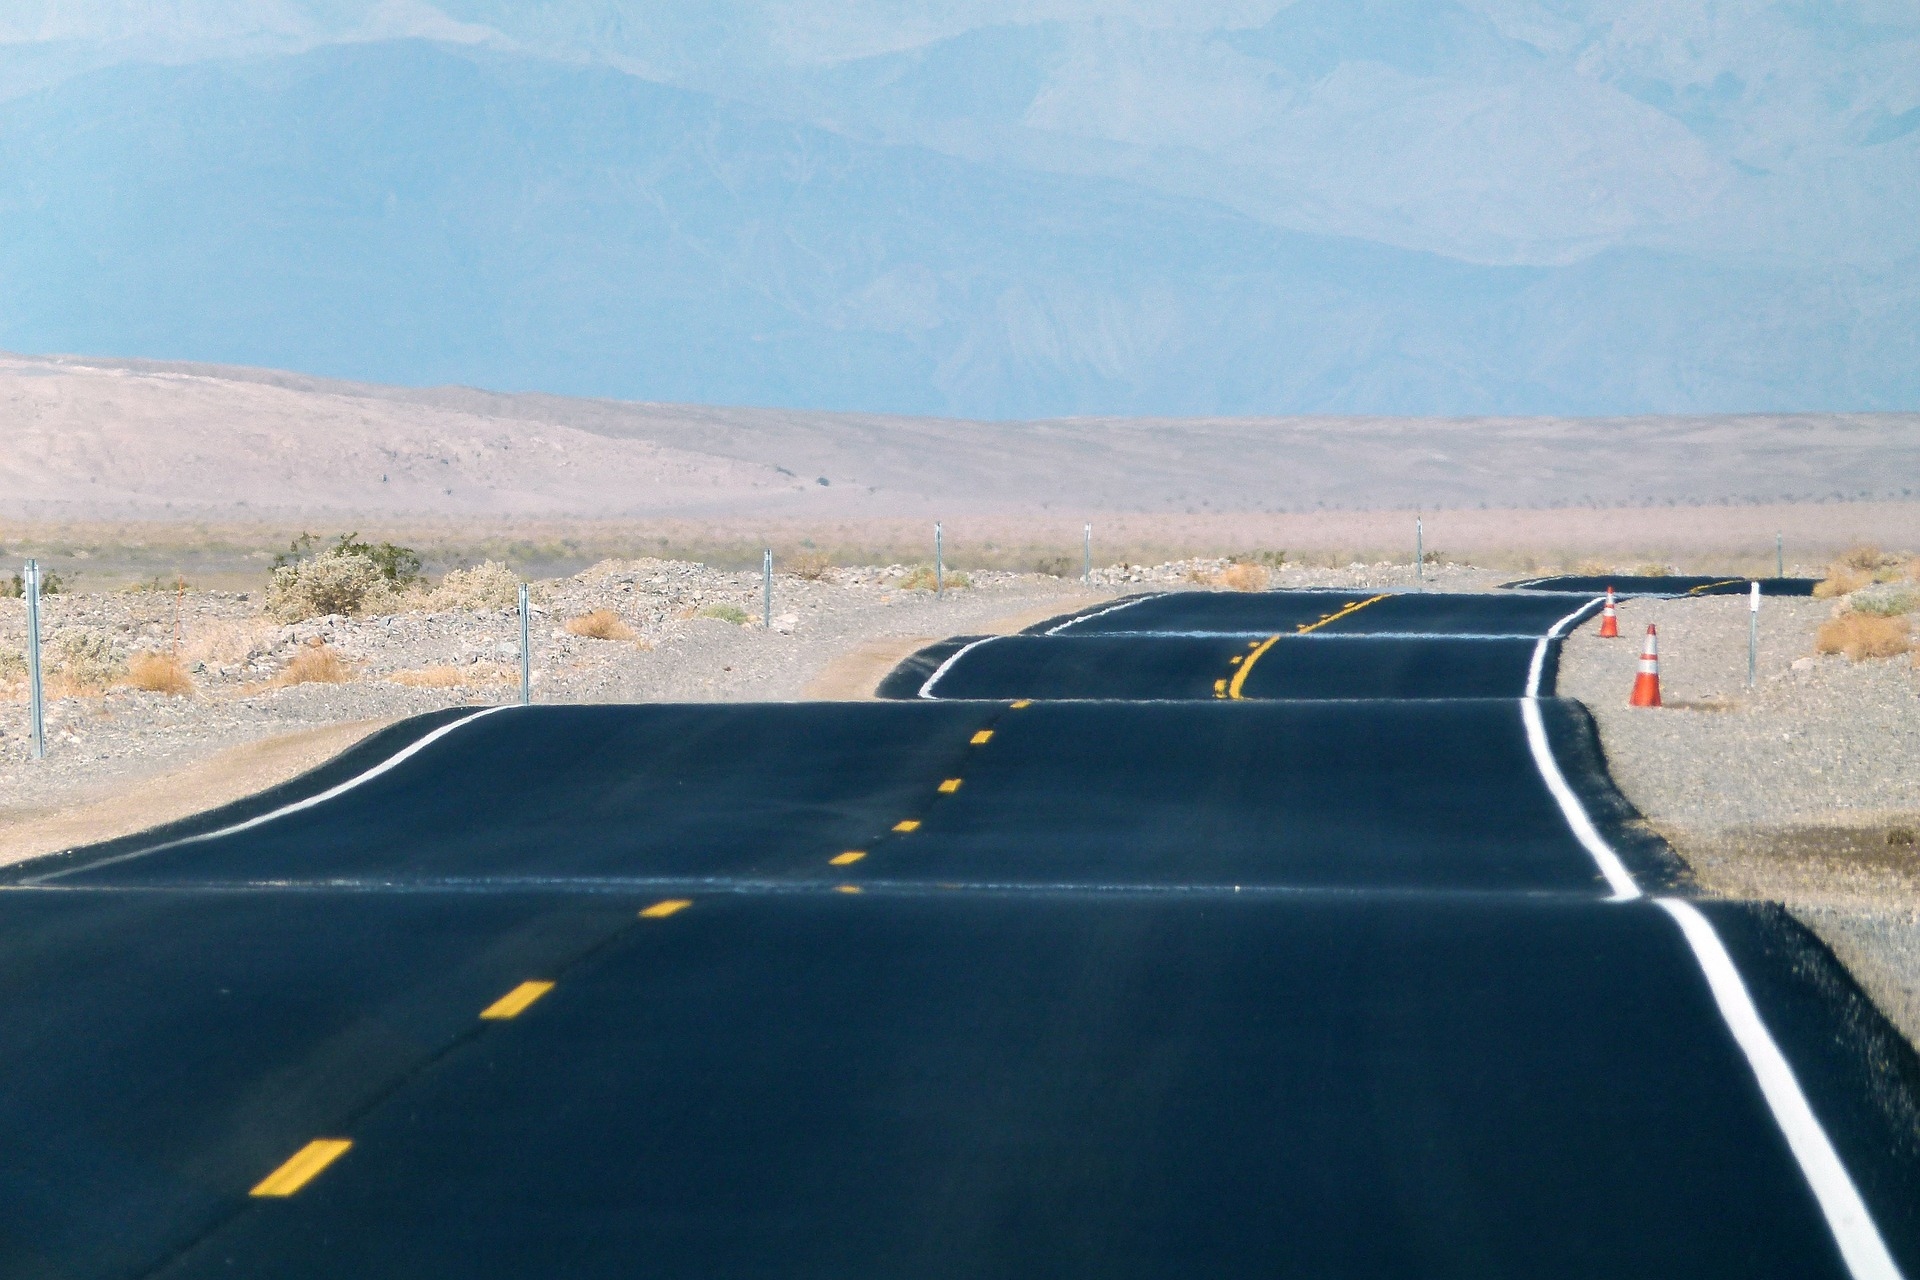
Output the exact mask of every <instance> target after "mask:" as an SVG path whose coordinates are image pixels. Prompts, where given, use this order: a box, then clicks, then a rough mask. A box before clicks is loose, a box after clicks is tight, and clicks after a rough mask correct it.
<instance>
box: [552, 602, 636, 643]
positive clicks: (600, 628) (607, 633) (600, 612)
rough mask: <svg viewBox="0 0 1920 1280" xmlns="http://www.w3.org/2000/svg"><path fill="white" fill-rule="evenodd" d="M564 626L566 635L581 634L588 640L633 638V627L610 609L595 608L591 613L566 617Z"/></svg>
mask: <svg viewBox="0 0 1920 1280" xmlns="http://www.w3.org/2000/svg"><path fill="white" fill-rule="evenodd" d="M565 626H566V631H567V634H568V635H570V636H582V637H585V638H586V639H588V640H631V639H633V628H632V627H629V626H628V625H627V624H626V623H625V622H622V621H621V620H620V615H619V614H617V613H615V612H614V611H613V610H611V609H595V610H594V611H593V612H592V613H583V614H581V615H580V616H579V617H577V618H568V619H567V621H566V623H565Z"/></svg>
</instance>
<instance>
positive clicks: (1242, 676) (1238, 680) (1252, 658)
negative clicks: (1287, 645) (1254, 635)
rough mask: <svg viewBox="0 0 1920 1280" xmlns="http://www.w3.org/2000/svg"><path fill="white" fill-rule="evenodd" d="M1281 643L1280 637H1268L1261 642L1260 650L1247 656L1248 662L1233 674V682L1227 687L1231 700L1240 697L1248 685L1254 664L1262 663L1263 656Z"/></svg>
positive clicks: (1242, 664) (1257, 649)
mask: <svg viewBox="0 0 1920 1280" xmlns="http://www.w3.org/2000/svg"><path fill="white" fill-rule="evenodd" d="M1279 642H1280V637H1279V636H1268V637H1267V638H1266V639H1265V640H1264V641H1262V642H1261V644H1260V645H1259V647H1258V648H1256V649H1254V651H1253V652H1252V653H1250V654H1248V655H1247V660H1246V661H1245V662H1243V663H1241V664H1240V667H1239V669H1238V670H1236V671H1235V672H1234V673H1233V682H1232V683H1231V684H1229V685H1228V686H1227V696H1228V697H1229V698H1237V697H1239V696H1240V690H1241V689H1242V688H1243V687H1244V686H1245V685H1246V683H1247V673H1248V672H1250V671H1252V670H1253V664H1254V663H1256V662H1258V661H1260V658H1261V656H1262V655H1263V654H1265V653H1266V651H1267V650H1269V649H1271V648H1273V646H1274V645H1276V644H1278V643H1279Z"/></svg>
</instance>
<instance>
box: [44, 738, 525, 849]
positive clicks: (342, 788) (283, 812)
mask: <svg viewBox="0 0 1920 1280" xmlns="http://www.w3.org/2000/svg"><path fill="white" fill-rule="evenodd" d="M507 709H508V707H506V706H499V707H488V708H486V709H485V710H484V711H476V712H474V713H473V714H472V715H470V716H461V717H460V718H459V719H458V720H455V721H454V722H453V723H451V724H443V725H441V726H440V727H439V728H438V729H435V730H434V731H433V732H432V733H429V734H426V735H425V736H424V737H422V738H421V739H420V740H419V741H417V742H414V743H411V744H410V745H408V746H407V747H406V749H404V750H402V751H396V752H395V753H394V754H392V755H390V756H388V757H387V758H386V759H385V760H382V761H381V762H380V763H379V764H377V765H375V766H373V768H371V769H369V770H367V771H366V772H365V773H362V774H356V775H355V776H354V777H351V778H348V779H347V780H346V781H345V782H342V783H340V784H339V785H338V786H335V787H329V788H328V789H327V790H325V791H322V792H321V793H320V794H318V795H312V796H308V797H307V798H306V799H305V800H296V801H294V802H293V803H292V804H289V805H282V806H281V807H280V808H278V809H275V810H273V811H271V812H269V813H263V814H261V815H259V816H258V817H254V818H248V819H247V820H246V821H245V822H236V823H234V824H233V825H232V826H230V827H222V828H220V829H219V830H218V831H207V832H202V833H201V834H200V835H197V836H182V837H181V838H180V839H178V840H169V841H167V842H166V843H165V844H156V845H150V846H149V847H147V848H145V849H135V850H134V851H133V852H131V853H123V854H120V855H118V856H116V857H112V858H103V859H101V860H100V861H99V862H89V863H85V864H83V865H80V866H74V867H64V868H62V869H61V870H59V871H50V872H48V873H47V874H46V875H43V876H33V877H31V878H30V879H26V880H23V881H21V883H22V884H44V883H45V882H46V881H49V880H58V879H59V878H60V877H61V876H66V875H72V874H74V873H76V872H80V871H92V870H95V869H96V868H99V867H110V866H113V865H114V864H115V863H120V862H127V861H129V860H131V859H134V858H144V857H146V856H147V855H148V854H150V853H159V852H161V851H163V850H166V849H178V848H179V847H180V846H182V845H188V844H200V843H202V842H204V841H207V840H218V839H220V838H221V837H223V836H231V835H237V834H239V833H240V832H242V831H251V830H252V829H253V828H255V827H258V826H261V825H263V824H265V823H268V822H272V821H273V820H274V819H276V818H284V817H286V816H287V815H288V814H290V813H299V812H300V811H301V810H302V809H311V808H313V807H314V806H315V805H318V804H325V803H326V802H327V801H329V800H331V799H333V798H334V797H335V796H340V795H345V794H346V793H347V792H349V791H351V790H353V789H354V788H355V787H357V786H359V785H360V784H361V783H363V782H371V781H373V780H374V779H375V778H377V777H379V776H380V775H381V774H383V773H385V772H387V770H389V769H393V768H396V767H398V766H399V765H400V764H402V763H404V762H405V761H407V760H410V759H412V758H413V757H414V756H416V755H419V754H420V753H421V752H422V751H425V750H426V749H427V748H428V747H430V746H432V745H433V744H434V743H436V742H438V741H439V740H440V739H442V738H444V737H446V736H447V735H448V734H450V733H452V732H453V731H454V730H455V729H458V728H460V727H461V726H463V725H469V724H472V723H473V722H474V721H475V720H479V719H481V718H483V717H486V716H490V715H492V714H493V713H494V712H496V711H505V710H507Z"/></svg>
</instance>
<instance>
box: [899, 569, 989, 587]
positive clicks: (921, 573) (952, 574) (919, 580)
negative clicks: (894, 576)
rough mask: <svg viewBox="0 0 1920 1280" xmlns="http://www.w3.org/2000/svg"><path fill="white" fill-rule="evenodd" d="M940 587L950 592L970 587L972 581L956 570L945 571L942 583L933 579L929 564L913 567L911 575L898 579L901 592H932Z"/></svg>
mask: <svg viewBox="0 0 1920 1280" xmlns="http://www.w3.org/2000/svg"><path fill="white" fill-rule="evenodd" d="M942 585H944V586H945V587H946V589H947V590H949V591H952V590H954V589H956V588H961V587H970V586H972V585H973V580H972V579H971V578H969V577H967V575H966V574H964V573H961V572H959V571H958V570H955V569H949V570H947V571H946V575H945V581H944V583H942V582H940V581H937V580H936V579H935V577H934V572H933V566H932V565H930V564H920V565H915V566H914V567H913V571H912V572H911V573H909V574H907V576H906V577H904V578H902V579H900V589H901V590H902V591H932V590H933V589H934V588H935V587H937V586H942Z"/></svg>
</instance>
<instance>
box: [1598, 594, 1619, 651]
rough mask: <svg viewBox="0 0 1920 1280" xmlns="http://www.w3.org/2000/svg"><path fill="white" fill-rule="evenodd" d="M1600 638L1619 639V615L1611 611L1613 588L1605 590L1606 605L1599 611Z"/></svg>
mask: <svg viewBox="0 0 1920 1280" xmlns="http://www.w3.org/2000/svg"><path fill="white" fill-rule="evenodd" d="M1600 638H1601V639H1602V640H1618V639H1619V638H1620V615H1619V614H1617V613H1615V612H1614V611H1613V588H1612V587H1608V588H1607V604H1606V607H1605V608H1604V609H1602V610H1600Z"/></svg>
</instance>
